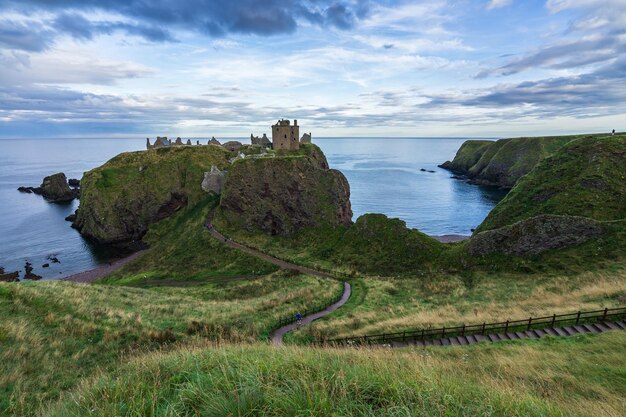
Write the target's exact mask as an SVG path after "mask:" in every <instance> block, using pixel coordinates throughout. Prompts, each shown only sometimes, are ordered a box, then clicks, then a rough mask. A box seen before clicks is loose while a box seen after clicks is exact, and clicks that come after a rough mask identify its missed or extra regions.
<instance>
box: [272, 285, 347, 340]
mask: <svg viewBox="0 0 626 417" xmlns="http://www.w3.org/2000/svg"><path fill="white" fill-rule="evenodd" d="M351 294H352V287H351V286H350V284H349V283H347V282H344V283H343V294H342V295H341V299H340V300H339V301H337V302H336V303H335V304H331V305H330V306H328V307H327V308H326V309H324V310H322V311H320V312H317V313H314V314H311V315H308V316H306V317H303V318H302V324H301V325H298V323H291V324H288V325H286V326H283V327H280V328H278V329H276V330H274V331H273V332H272V334H271V335H270V338H271V340H272V343H273V344H275V345H282V344H283V337H284V336H285V335H286V334H287V333H289V332H290V331H292V330H296V329H298V328H300V327H301V326H306V325H307V324H311V323H312V322H313V321H315V320H317V319H319V318H322V317H324V316H327V315H329V314H330V313H332V312H333V311H335V310H337V309H338V308H339V307H341V306H343V305H344V304H345V303H347V302H348V299H349V298H350V295H351Z"/></svg>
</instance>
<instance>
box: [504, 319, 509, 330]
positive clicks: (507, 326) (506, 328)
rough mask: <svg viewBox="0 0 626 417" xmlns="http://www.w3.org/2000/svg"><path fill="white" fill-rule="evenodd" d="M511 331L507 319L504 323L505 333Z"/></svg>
mask: <svg viewBox="0 0 626 417" xmlns="http://www.w3.org/2000/svg"><path fill="white" fill-rule="evenodd" d="M508 331H509V321H508V320H507V321H506V324H505V325H504V333H507V332H508Z"/></svg>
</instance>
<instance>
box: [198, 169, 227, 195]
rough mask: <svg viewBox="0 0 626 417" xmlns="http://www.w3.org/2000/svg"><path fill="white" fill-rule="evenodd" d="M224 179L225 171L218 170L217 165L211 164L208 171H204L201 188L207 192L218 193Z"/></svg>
mask: <svg viewBox="0 0 626 417" xmlns="http://www.w3.org/2000/svg"><path fill="white" fill-rule="evenodd" d="M225 180H226V172H225V171H220V169H219V168H218V167H216V166H215V165H213V166H212V167H211V170H210V171H209V172H205V173H204V179H203V180H202V185H201V186H202V189H203V190H204V191H206V192H207V193H210V192H213V193H215V194H220V193H221V192H222V187H223V186H224V181H225Z"/></svg>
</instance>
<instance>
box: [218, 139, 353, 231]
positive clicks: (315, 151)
mask: <svg viewBox="0 0 626 417" xmlns="http://www.w3.org/2000/svg"><path fill="white" fill-rule="evenodd" d="M351 219H352V210H351V207H350V186H349V185H348V181H347V180H346V178H345V177H344V175H343V174H342V173H341V172H339V171H336V170H332V169H329V168H328V162H327V161H326V157H325V156H324V154H323V153H322V152H321V150H320V149H319V148H318V147H317V146H315V145H312V144H308V145H304V146H302V147H301V149H300V150H299V151H298V152H295V153H294V152H277V156H276V157H273V158H246V159H241V160H238V161H236V162H235V163H233V165H232V166H231V167H230V168H229V173H228V176H227V178H226V182H225V184H224V188H223V190H222V196H221V201H220V206H219V208H218V209H217V212H216V216H215V220H214V222H215V223H216V224H218V225H220V227H222V228H226V229H230V230H238V229H241V230H245V231H248V232H255V231H258V232H262V233H266V234H269V235H283V236H284V235H290V234H293V233H294V232H296V231H298V230H301V229H303V228H307V227H316V226H328V225H330V226H334V225H350V224H351V223H352V220H351Z"/></svg>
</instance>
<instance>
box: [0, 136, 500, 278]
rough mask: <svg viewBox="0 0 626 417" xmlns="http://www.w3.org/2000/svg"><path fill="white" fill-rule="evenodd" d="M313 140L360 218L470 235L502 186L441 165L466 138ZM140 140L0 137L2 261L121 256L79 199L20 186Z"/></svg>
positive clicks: (40, 271) (82, 265)
mask: <svg viewBox="0 0 626 417" xmlns="http://www.w3.org/2000/svg"><path fill="white" fill-rule="evenodd" d="M198 139H200V138H198ZM230 139H231V138H229V139H228V140H230ZM232 139H235V140H241V141H242V142H243V143H247V141H249V139H248V140H247V141H246V140H245V139H244V138H232ZM200 140H201V143H206V141H207V139H206V138H203V139H200ZM195 141H196V138H193V139H192V142H194V143H195ZM313 142H314V143H316V144H317V145H318V146H319V147H320V148H321V149H322V150H323V151H324V153H325V154H326V157H327V159H328V162H329V164H330V167H331V168H334V169H338V170H340V171H341V172H343V173H344V175H345V176H346V177H347V179H348V182H349V183H350V192H351V197H350V200H351V202H352V211H353V213H354V220H356V219H357V218H358V217H359V216H360V215H362V214H364V213H383V214H385V215H387V216H389V217H395V218H399V219H401V220H403V221H405V222H406V224H407V226H408V227H411V228H417V229H419V230H420V231H422V232H424V233H426V234H429V235H447V234H460V235H469V234H471V229H473V228H475V227H476V226H477V225H479V224H480V223H481V222H482V221H483V219H484V218H485V217H486V216H487V214H488V213H489V211H490V210H491V209H492V208H493V207H494V206H495V205H496V204H497V203H498V201H500V200H501V199H502V198H503V197H504V196H505V194H506V192H505V191H503V190H500V189H497V188H492V187H481V186H475V185H470V184H467V183H466V182H465V181H463V180H458V179H454V178H452V174H451V173H450V172H448V171H446V170H443V169H441V168H438V167H437V165H438V164H440V163H442V162H444V161H446V160H451V159H452V158H453V157H454V155H455V153H456V151H457V149H458V148H459V147H460V146H461V144H462V143H463V142H464V139H460V138H317V139H316V138H314V139H313ZM144 149H145V139H120V138H114V139H102V138H98V139H16V140H8V139H3V140H0V207H1V211H0V267H3V268H4V269H5V271H7V272H12V271H16V270H19V271H20V273H21V274H22V276H23V273H24V265H25V263H26V262H27V261H28V262H30V263H31V264H32V266H33V269H34V270H33V272H34V273H35V274H37V275H40V276H42V277H43V278H44V279H59V278H62V277H65V276H67V275H71V274H74V273H77V272H82V271H86V270H89V269H92V268H95V267H97V266H98V265H100V264H102V263H105V262H108V261H109V260H110V259H112V258H115V257H118V256H119V253H115V252H114V251H112V250H110V249H109V248H106V247H101V246H97V245H93V244H91V243H90V242H88V241H86V240H84V239H83V238H82V237H81V236H80V234H79V233H78V232H77V231H76V230H74V229H72V228H71V227H70V223H69V222H67V221H65V217H67V216H68V215H70V214H71V213H73V212H74V210H76V208H77V207H78V205H79V201H78V200H75V201H73V202H71V203H65V204H59V203H50V202H47V201H46V200H44V199H43V198H42V197H41V196H38V195H35V194H26V193H20V192H18V191H17V188H18V187H20V186H33V187H34V186H39V185H40V184H41V182H42V180H43V178H44V177H45V176H47V175H51V174H54V173H57V172H64V173H65V174H66V176H67V177H68V178H77V179H80V178H81V177H82V175H83V173H84V172H85V171H88V170H90V169H92V168H95V167H97V166H99V165H101V164H103V163H104V162H106V161H107V160H109V159H111V158H112V157H114V156H115V155H117V154H119V153H121V152H128V151H141V150H144ZM430 171H434V172H430ZM198 186H199V185H198ZM52 258H57V259H58V260H59V262H58V263H53V262H51V261H50V259H52ZM44 264H49V266H48V267H45V268H44V267H43V265H44Z"/></svg>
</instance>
